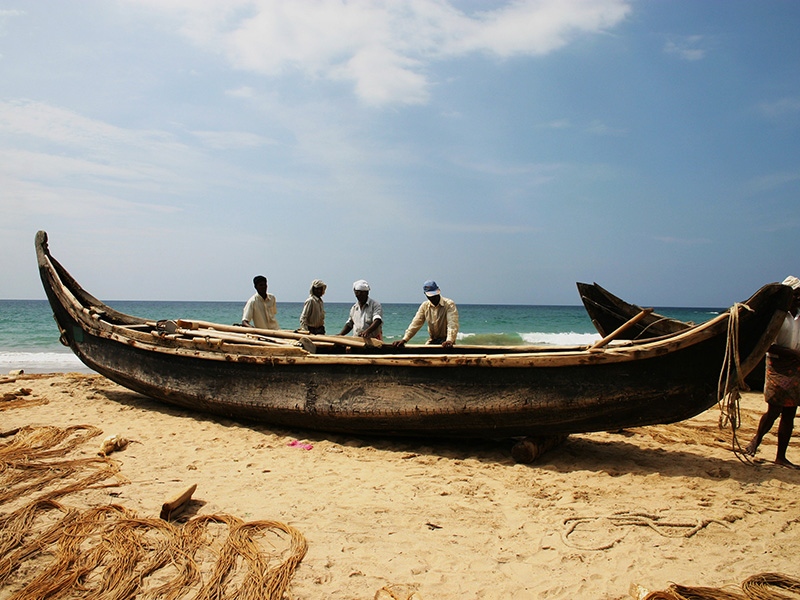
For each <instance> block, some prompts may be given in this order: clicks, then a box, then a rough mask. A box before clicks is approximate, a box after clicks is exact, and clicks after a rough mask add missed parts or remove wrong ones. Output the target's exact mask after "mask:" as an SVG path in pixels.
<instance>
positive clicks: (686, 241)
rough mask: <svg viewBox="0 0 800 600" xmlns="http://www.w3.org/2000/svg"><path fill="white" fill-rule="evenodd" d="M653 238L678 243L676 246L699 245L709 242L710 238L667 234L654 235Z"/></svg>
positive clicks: (665, 242) (663, 241)
mask: <svg viewBox="0 0 800 600" xmlns="http://www.w3.org/2000/svg"><path fill="white" fill-rule="evenodd" d="M653 239H655V240H656V241H659V242H662V243H664V244H671V245H678V246H701V245H706V244H710V243H711V240H709V239H708V238H681V237H673V236H669V235H662V236H658V235H657V236H655V237H654V238H653Z"/></svg>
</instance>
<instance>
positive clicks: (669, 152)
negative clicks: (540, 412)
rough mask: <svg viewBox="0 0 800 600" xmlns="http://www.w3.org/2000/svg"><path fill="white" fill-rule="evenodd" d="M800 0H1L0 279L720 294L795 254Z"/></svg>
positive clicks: (416, 297) (499, 300)
mask: <svg viewBox="0 0 800 600" xmlns="http://www.w3.org/2000/svg"><path fill="white" fill-rule="evenodd" d="M798 31H800V2H794V1H790V0H780V1H779V0H761V1H758V2H753V1H750V0H747V1H742V0H707V1H703V2H698V1H696V0H671V1H670V2H656V1H643V0H637V1H626V0H574V1H569V0H517V1H513V2H501V1H497V2H477V1H474V0H464V1H458V0H449V1H448V0H407V1H404V2H396V1H392V0H384V1H380V0H376V1H370V0H360V1H352V0H314V1H311V0H291V1H289V0H286V1H284V2H281V1H276V0H82V1H81V2H63V1H62V0H39V1H36V2H26V1H23V0H0V298H5V299H37V298H44V293H43V291H42V288H41V283H40V281H39V278H38V272H37V268H36V259H35V253H34V245H33V241H34V236H35V233H36V231H37V230H40V229H42V230H45V231H47V233H48V235H49V238H50V249H51V251H52V253H53V256H55V257H56V258H57V259H58V260H59V261H60V262H61V263H62V264H63V265H64V266H65V267H66V268H67V269H68V270H69V271H70V273H71V274H72V275H73V276H74V277H75V278H76V279H77V280H78V281H79V282H80V283H81V284H82V285H83V287H84V288H85V289H87V290H88V291H89V292H91V293H92V294H94V295H95V296H97V297H98V298H101V299H104V300H225V301H235V300H242V302H244V300H246V299H247V298H248V297H249V296H250V295H252V293H253V286H252V278H253V276H254V275H256V274H264V275H266V276H267V277H268V279H269V291H270V293H273V294H275V296H276V297H277V298H278V301H279V302H281V301H292V302H295V301H302V300H304V299H305V297H306V296H307V295H308V290H309V287H310V282H311V281H312V280H313V279H316V278H320V279H323V280H324V281H325V282H326V283H327V284H328V292H327V294H326V296H325V300H327V301H329V302H331V301H332V302H350V301H352V300H353V294H352V283H353V282H354V281H355V280H358V279H366V280H367V281H369V283H370V285H371V287H372V292H371V295H372V297H374V298H375V299H377V300H379V301H381V302H383V303H389V302H419V301H421V300H422V299H423V296H422V284H423V282H424V281H425V280H426V279H435V280H436V281H437V282H438V284H439V286H440V288H441V289H442V293H443V295H445V296H447V297H450V298H452V299H454V300H455V301H456V302H457V303H465V304H565V305H576V304H580V299H579V298H578V294H577V291H576V288H575V282H576V281H587V282H591V281H596V282H598V283H600V284H601V285H603V286H604V287H606V288H607V289H609V290H611V291H612V292H614V293H616V294H617V295H619V296H622V297H623V298H625V299H626V300H628V301H630V302H634V303H636V304H640V305H643V306H655V307H658V306H661V307H666V306H709V307H727V306H730V305H731V304H733V303H734V302H738V301H742V300H745V299H746V298H748V297H749V296H750V295H751V294H752V293H754V292H755V291H756V290H757V289H758V288H759V287H760V286H761V285H763V284H765V283H768V282H772V281H781V280H782V279H783V278H784V277H786V276H787V275H789V274H795V275H799V276H800V260H799V258H798V254H799V253H800V252H799V251H800V210H798V209H800V37H798V34H797V32H798Z"/></svg>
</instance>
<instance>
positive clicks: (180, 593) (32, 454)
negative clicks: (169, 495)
mask: <svg viewBox="0 0 800 600" xmlns="http://www.w3.org/2000/svg"><path fill="white" fill-rule="evenodd" d="M100 433H101V432H100V430H99V429H97V428H95V427H91V426H86V425H81V426H75V427H68V428H65V429H61V428H57V427H38V428H33V427H25V428H21V429H19V430H15V431H12V432H7V433H5V434H0V490H2V491H0V587H4V588H6V590H12V592H11V595H10V596H9V599H13V600H23V599H26V600H27V599H29V598H52V599H58V598H71V599H72V598H97V599H100V598H102V599H103V600H106V599H117V598H119V599H122V598H132V597H138V598H164V599H168V600H184V599H186V600H188V599H190V598H191V599H196V600H211V599H212V598H213V599H215V600H224V599H227V598H237V599H241V600H262V599H263V600H273V599H274V600H277V599H280V598H283V596H284V593H285V592H286V590H287V588H288V585H289V582H290V580H291V578H292V576H293V574H294V572H295V570H296V569H297V567H298V565H299V564H300V562H301V561H302V560H303V557H304V556H305V554H306V551H307V544H306V541H305V539H304V537H303V536H302V534H300V532H298V531H297V530H295V529H294V528H292V527H289V526H287V525H285V524H283V523H278V522H276V521H254V522H244V521H243V520H241V519H239V518H237V517H233V516H230V515H208V516H198V517H194V518H192V519H190V520H188V521H187V522H186V523H184V524H174V523H171V522H167V521H164V520H161V519H155V518H142V517H140V516H138V515H137V514H135V513H134V512H133V511H131V510H129V509H127V508H125V507H124V506H120V505H117V504H109V505H103V506H95V507H92V508H88V509H87V508H79V507H74V506H68V505H67V504H66V500H67V497H71V498H69V499H70V500H75V499H78V498H80V494H81V493H84V492H87V491H90V490H96V489H100V488H104V487H114V486H118V485H120V484H121V483H124V479H123V478H122V477H121V476H120V468H119V464H118V463H117V462H116V461H113V460H111V459H109V458H108V457H106V456H90V457H86V458H78V459H71V458H69V457H68V455H69V454H70V453H71V452H72V451H73V450H75V449H77V448H79V447H80V446H81V445H82V444H84V443H85V442H86V441H88V440H89V439H91V438H94V437H96V436H98V435H100Z"/></svg>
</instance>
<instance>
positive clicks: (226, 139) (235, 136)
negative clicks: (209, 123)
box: [192, 131, 277, 150]
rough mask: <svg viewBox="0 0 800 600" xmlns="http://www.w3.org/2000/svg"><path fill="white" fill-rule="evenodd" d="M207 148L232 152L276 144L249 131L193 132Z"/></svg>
mask: <svg viewBox="0 0 800 600" xmlns="http://www.w3.org/2000/svg"><path fill="white" fill-rule="evenodd" d="M192 135H194V136H195V137H196V138H197V139H199V140H200V141H201V142H202V143H203V145H204V146H205V147H206V148H212V149H214V150H230V149H237V148H258V147H261V146H271V145H274V144H276V143H277V142H275V140H270V139H268V138H265V137H263V136H260V135H257V134H255V133H250V132H248V131H193V132H192Z"/></svg>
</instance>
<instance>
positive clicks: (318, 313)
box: [300, 279, 328, 335]
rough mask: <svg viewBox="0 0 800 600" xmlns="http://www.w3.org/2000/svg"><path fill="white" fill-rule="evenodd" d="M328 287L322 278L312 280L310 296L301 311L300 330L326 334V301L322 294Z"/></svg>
mask: <svg viewBox="0 0 800 600" xmlns="http://www.w3.org/2000/svg"><path fill="white" fill-rule="evenodd" d="M327 288H328V286H327V285H325V282H324V281H322V280H321V279H315V280H314V281H312V282H311V289H310V290H309V292H308V298H307V299H306V301H305V303H304V304H303V311H302V312H301V313H300V330H304V331H308V332H309V333H313V334H315V335H325V302H323V300H322V296H324V295H325V290H326V289H327Z"/></svg>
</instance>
